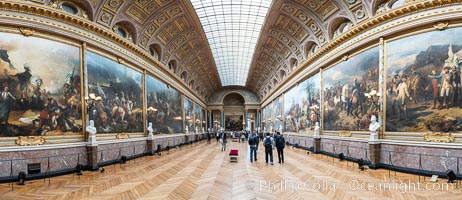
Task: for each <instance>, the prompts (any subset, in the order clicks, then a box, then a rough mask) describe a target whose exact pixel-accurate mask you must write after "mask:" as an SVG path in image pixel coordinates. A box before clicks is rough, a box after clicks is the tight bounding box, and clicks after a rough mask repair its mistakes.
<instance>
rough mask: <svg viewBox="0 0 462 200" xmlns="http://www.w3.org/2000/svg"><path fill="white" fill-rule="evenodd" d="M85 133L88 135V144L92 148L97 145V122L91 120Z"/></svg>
mask: <svg viewBox="0 0 462 200" xmlns="http://www.w3.org/2000/svg"><path fill="white" fill-rule="evenodd" d="M85 131H86V132H87V133H88V144H90V145H91V146H95V145H96V127H95V122H94V121H93V120H90V122H89V123H88V126H87V127H86V128H85Z"/></svg>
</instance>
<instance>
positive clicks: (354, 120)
mask: <svg viewBox="0 0 462 200" xmlns="http://www.w3.org/2000/svg"><path fill="white" fill-rule="evenodd" d="M378 65H379V53H378V47H374V48H372V49H368V50H366V51H364V52H359V53H358V54H357V55H355V56H352V57H351V58H349V59H348V60H346V61H342V62H340V63H338V64H336V65H334V66H332V67H331V68H328V69H326V70H325V71H323V73H322V76H323V79H324V87H325V88H335V91H336V92H335V95H324V102H325V103H324V104H323V105H322V107H323V128H324V130H333V131H339V130H367V128H368V127H367V126H366V125H367V121H369V119H368V118H369V117H368V116H369V115H370V114H371V113H372V112H374V111H372V110H368V108H370V107H371V105H370V104H371V103H370V102H368V101H366V97H365V93H367V92H368V91H369V90H371V89H372V88H377V86H378V76H379V74H378ZM326 93H330V91H328V90H327V89H326V90H325V91H324V94H326ZM330 102H333V103H330Z"/></svg>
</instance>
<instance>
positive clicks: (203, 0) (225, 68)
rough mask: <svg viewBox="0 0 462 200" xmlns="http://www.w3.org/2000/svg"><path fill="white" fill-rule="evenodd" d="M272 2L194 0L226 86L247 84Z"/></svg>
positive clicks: (262, 0) (264, 0) (256, 0)
mask: <svg viewBox="0 0 462 200" xmlns="http://www.w3.org/2000/svg"><path fill="white" fill-rule="evenodd" d="M271 2H272V1H271V0H191V3H192V5H193V6H194V9H195V10H196V13H197V16H198V17H199V19H200V21H201V24H202V27H203V28H204V32H205V35H206V36H207V39H208V41H209V44H210V49H211V50H212V54H213V57H214V59H215V63H216V65H217V68H218V73H219V75H220V79H221V84H222V85H223V86H227V85H241V86H245V82H246V80H247V75H248V73H249V67H250V63H251V62H252V56H253V54H254V51H255V46H256V44H257V41H258V37H259V36H260V31H261V29H262V26H263V23H264V21H265V18H266V14H267V12H268V9H269V7H270V6H271Z"/></svg>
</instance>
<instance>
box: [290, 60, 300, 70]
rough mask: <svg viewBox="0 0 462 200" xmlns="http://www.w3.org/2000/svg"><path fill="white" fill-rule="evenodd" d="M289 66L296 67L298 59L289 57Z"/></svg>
mask: <svg viewBox="0 0 462 200" xmlns="http://www.w3.org/2000/svg"><path fill="white" fill-rule="evenodd" d="M290 66H291V67H292V69H295V68H297V66H298V60H297V59H295V58H291V59H290Z"/></svg>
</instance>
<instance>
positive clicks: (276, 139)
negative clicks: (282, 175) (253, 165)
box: [248, 132, 286, 165]
mask: <svg viewBox="0 0 462 200" xmlns="http://www.w3.org/2000/svg"><path fill="white" fill-rule="evenodd" d="M248 143H249V146H250V162H253V161H254V160H253V158H255V161H257V151H258V146H259V137H258V136H257V135H256V134H255V133H253V134H252V135H251V136H250V137H249V142H248ZM262 143H263V146H264V148H265V161H266V164H268V163H271V165H273V149H277V153H278V161H279V162H278V163H279V164H282V163H284V148H285V146H286V141H285V138H284V136H282V135H281V133H280V132H276V133H275V134H273V135H271V134H270V133H266V137H265V138H264V139H263V140H262Z"/></svg>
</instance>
